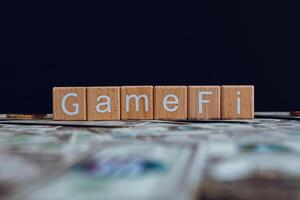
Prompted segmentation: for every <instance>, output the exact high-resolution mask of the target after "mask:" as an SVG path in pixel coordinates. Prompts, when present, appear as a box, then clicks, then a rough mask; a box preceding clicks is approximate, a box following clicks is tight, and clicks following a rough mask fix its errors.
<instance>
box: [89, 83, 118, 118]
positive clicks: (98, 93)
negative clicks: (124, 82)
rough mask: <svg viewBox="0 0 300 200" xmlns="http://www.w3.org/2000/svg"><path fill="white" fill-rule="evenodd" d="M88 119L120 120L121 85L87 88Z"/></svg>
mask: <svg viewBox="0 0 300 200" xmlns="http://www.w3.org/2000/svg"><path fill="white" fill-rule="evenodd" d="M87 101H88V104H87V113H88V114H87V119H88V120H120V87H88V88H87Z"/></svg>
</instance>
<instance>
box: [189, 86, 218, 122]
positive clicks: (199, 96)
mask: <svg viewBox="0 0 300 200" xmlns="http://www.w3.org/2000/svg"><path fill="white" fill-rule="evenodd" d="M188 101H189V102H188V118H189V119H195V120H197V119H220V86H188Z"/></svg>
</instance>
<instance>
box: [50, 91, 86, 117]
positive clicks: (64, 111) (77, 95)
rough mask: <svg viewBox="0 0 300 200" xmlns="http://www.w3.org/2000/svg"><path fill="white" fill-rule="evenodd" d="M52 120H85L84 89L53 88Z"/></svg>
mask: <svg viewBox="0 0 300 200" xmlns="http://www.w3.org/2000/svg"><path fill="white" fill-rule="evenodd" d="M53 119H54V120H86V87H55V88H53Z"/></svg>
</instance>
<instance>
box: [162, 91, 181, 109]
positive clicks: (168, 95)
mask: <svg viewBox="0 0 300 200" xmlns="http://www.w3.org/2000/svg"><path fill="white" fill-rule="evenodd" d="M168 98H174V100H173V101H170V100H168ZM178 103H179V100H178V97H177V96H176V95H174V94H167V95H166V96H165V97H164V101H163V106H164V108H165V109H166V110H167V111H169V112H174V111H176V110H177V109H178ZM167 104H173V105H175V106H174V107H173V108H169V107H168V106H167Z"/></svg>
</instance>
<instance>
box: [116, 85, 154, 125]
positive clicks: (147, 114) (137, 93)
mask: <svg viewBox="0 0 300 200" xmlns="http://www.w3.org/2000/svg"><path fill="white" fill-rule="evenodd" d="M121 119H122V120H127V119H153V86H123V87H121Z"/></svg>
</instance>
